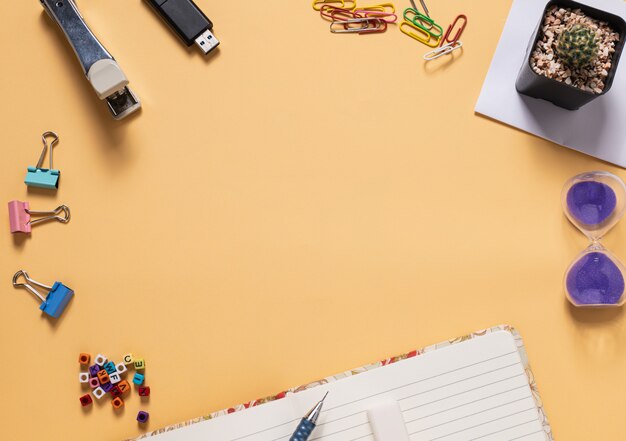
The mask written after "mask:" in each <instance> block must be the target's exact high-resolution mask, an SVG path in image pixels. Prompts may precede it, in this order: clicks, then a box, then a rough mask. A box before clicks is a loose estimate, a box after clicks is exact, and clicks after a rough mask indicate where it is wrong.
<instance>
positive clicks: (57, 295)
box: [13, 270, 74, 318]
mask: <svg viewBox="0 0 626 441" xmlns="http://www.w3.org/2000/svg"><path fill="white" fill-rule="evenodd" d="M20 276H22V277H24V279H26V282H28V283H18V282H17V280H18V279H19V278H20ZM30 284H33V285H37V286H39V287H41V288H43V289H45V290H46V291H48V295H47V296H46V297H45V298H44V297H43V296H42V295H41V294H40V293H39V291H37V290H36V289H35V288H34V287H33V286H32V285H30ZM13 286H14V287H15V288H26V289H27V290H28V291H30V292H31V293H32V294H34V295H35V296H36V297H37V298H38V299H39V300H41V305H40V306H39V309H41V310H42V311H43V312H44V313H46V314H48V315H49V316H50V317H52V318H59V317H60V316H61V314H62V313H63V311H64V310H65V307H66V306H67V304H68V303H69V301H70V300H71V299H72V297H73V296H74V291H73V290H72V289H70V288H68V287H67V286H65V285H63V284H62V283H61V282H54V285H52V286H47V285H44V284H43V283H39V282H37V281H35V280H33V279H31V278H30V277H28V273H27V272H26V271H24V270H19V271H18V272H16V273H15V275H14V276H13Z"/></svg>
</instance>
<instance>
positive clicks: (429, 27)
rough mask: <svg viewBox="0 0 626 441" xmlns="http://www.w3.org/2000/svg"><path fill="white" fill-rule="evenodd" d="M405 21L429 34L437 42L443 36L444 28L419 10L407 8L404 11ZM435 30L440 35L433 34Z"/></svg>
mask: <svg viewBox="0 0 626 441" xmlns="http://www.w3.org/2000/svg"><path fill="white" fill-rule="evenodd" d="M404 19H405V20H406V21H408V22H409V23H412V24H413V25H415V26H416V27H418V28H420V29H422V30H423V31H425V32H428V33H429V34H430V35H431V36H432V37H433V38H435V39H436V40H439V39H440V38H441V37H442V36H443V28H442V27H441V26H439V25H438V24H437V23H435V20H433V19H432V18H430V17H428V16H427V15H424V14H422V13H421V12H419V11H418V10H417V9H413V8H406V9H405V10H404ZM433 30H437V31H438V33H437V32H433Z"/></svg>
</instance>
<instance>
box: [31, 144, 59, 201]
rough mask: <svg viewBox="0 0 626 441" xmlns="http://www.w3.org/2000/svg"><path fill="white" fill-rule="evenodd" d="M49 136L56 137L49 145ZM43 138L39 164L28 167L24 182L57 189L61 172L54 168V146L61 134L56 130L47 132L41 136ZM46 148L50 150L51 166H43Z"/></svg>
mask: <svg viewBox="0 0 626 441" xmlns="http://www.w3.org/2000/svg"><path fill="white" fill-rule="evenodd" d="M47 136H51V137H53V138H54V139H53V140H52V142H51V143H50V145H48V143H47V141H46V137H47ZM41 140H42V141H43V151H42V152H41V156H40V157H39V161H38V162H37V166H36V167H32V166H30V167H28V172H26V179H24V182H25V183H26V185H28V186H30V187H39V188H47V189H50V190H55V189H57V188H59V175H60V174H61V172H60V171H59V170H54V169H53V168H52V148H53V147H54V145H55V144H56V143H57V142H59V135H57V134H56V133H54V132H46V133H44V134H43V135H42V136H41ZM46 150H49V151H50V168H42V165H43V160H44V158H45V157H46Z"/></svg>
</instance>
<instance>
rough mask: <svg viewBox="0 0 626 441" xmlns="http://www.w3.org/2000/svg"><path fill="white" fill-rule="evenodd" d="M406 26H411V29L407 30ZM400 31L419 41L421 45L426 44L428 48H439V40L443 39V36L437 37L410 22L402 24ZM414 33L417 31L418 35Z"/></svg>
mask: <svg viewBox="0 0 626 441" xmlns="http://www.w3.org/2000/svg"><path fill="white" fill-rule="evenodd" d="M406 26H409V27H410V28H411V29H405V27H406ZM400 30H401V31H402V33H403V34H405V35H408V36H409V37H411V38H413V39H415V40H417V41H419V42H420V43H424V44H425V45H426V46H430V47H437V46H439V40H440V39H441V36H439V37H435V36H434V35H433V34H431V33H430V32H428V31H427V30H425V29H424V28H422V27H420V26H416V25H415V24H414V23H412V22H410V21H403V22H402V23H400ZM413 31H417V32H418V33H415V32H413ZM420 34H421V35H420Z"/></svg>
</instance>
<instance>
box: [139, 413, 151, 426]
mask: <svg viewBox="0 0 626 441" xmlns="http://www.w3.org/2000/svg"><path fill="white" fill-rule="evenodd" d="M149 419H150V414H149V413H148V412H144V411H143V410H140V411H139V413H138V414H137V421H139V422H140V423H141V424H144V423H147V422H148V420H149Z"/></svg>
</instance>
